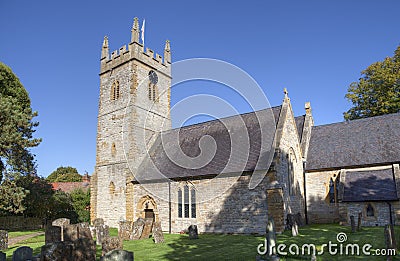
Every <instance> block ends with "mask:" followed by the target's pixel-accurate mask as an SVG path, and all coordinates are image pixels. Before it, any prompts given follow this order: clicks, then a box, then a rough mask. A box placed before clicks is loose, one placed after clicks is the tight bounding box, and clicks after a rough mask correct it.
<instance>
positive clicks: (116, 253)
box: [100, 249, 133, 261]
mask: <svg viewBox="0 0 400 261" xmlns="http://www.w3.org/2000/svg"><path fill="white" fill-rule="evenodd" d="M116 260H124V261H133V252H130V251H126V250H119V249H115V250H111V251H110V252H108V253H107V254H105V255H104V256H102V257H100V261H116Z"/></svg>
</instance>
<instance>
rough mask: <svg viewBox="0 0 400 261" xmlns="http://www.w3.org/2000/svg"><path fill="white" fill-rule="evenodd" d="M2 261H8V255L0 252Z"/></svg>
mask: <svg viewBox="0 0 400 261" xmlns="http://www.w3.org/2000/svg"><path fill="white" fill-rule="evenodd" d="M0 261H6V253H3V252H1V251H0Z"/></svg>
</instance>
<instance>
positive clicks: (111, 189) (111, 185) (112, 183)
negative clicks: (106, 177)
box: [108, 181, 115, 195]
mask: <svg viewBox="0 0 400 261" xmlns="http://www.w3.org/2000/svg"><path fill="white" fill-rule="evenodd" d="M108 189H109V191H110V194H111V195H113V194H114V193H115V185H114V182H112V181H111V182H110V185H109V186H108Z"/></svg>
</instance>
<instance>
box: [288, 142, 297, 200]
mask: <svg viewBox="0 0 400 261" xmlns="http://www.w3.org/2000/svg"><path fill="white" fill-rule="evenodd" d="M295 162H297V159H296V156H295V154H294V150H293V148H290V150H289V154H288V187H289V195H294V194H295V192H296V191H295V181H294V163H295Z"/></svg>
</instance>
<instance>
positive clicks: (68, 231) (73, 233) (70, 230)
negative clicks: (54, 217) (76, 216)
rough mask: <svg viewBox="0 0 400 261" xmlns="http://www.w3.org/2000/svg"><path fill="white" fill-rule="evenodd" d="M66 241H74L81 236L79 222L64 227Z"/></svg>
mask: <svg viewBox="0 0 400 261" xmlns="http://www.w3.org/2000/svg"><path fill="white" fill-rule="evenodd" d="M63 234H64V241H68V242H74V241H75V240H77V239H78V238H79V227H78V224H70V225H66V226H65V227H64V233H63Z"/></svg>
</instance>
